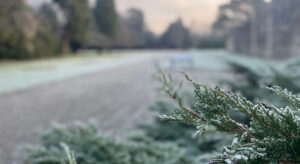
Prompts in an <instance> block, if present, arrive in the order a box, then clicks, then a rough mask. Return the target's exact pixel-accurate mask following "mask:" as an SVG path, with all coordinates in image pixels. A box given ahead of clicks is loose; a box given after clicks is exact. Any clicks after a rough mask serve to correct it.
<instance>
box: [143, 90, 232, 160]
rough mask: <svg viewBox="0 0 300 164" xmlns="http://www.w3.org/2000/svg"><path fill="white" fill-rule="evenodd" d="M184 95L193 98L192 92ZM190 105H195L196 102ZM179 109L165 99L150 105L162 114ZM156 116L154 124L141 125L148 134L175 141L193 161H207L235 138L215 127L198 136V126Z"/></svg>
mask: <svg viewBox="0 0 300 164" xmlns="http://www.w3.org/2000/svg"><path fill="white" fill-rule="evenodd" d="M184 95H185V97H186V98H188V100H191V99H192V96H190V94H184ZM190 98H191V99H190ZM190 103H192V102H190ZM190 105H191V106H194V103H192V104H190ZM177 109H178V107H177V106H175V105H173V104H172V103H170V102H168V101H164V100H161V101H157V102H156V103H155V104H153V105H151V106H150V110H152V111H154V112H156V113H157V114H160V115H162V114H167V113H170V112H173V111H176V110H177ZM155 118H156V119H155V120H154V122H153V123H152V124H147V125H141V126H140V127H141V128H142V129H143V130H144V132H145V133H146V135H147V136H148V137H150V138H152V139H154V140H155V141H158V142H173V143H175V144H176V145H178V146H179V147H180V148H181V149H183V150H185V152H186V153H185V156H186V157H188V158H189V159H191V161H193V163H197V164H199V163H207V162H208V161H209V160H210V158H211V157H213V155H216V154H217V152H221V150H222V147H223V146H225V145H228V144H230V142H231V140H232V139H233V138H232V137H233V136H232V135H228V134H224V133H216V131H215V129H213V128H210V130H209V131H208V132H207V133H206V134H205V135H203V136H197V135H194V134H195V130H196V128H195V127H194V126H193V125H188V124H185V123H182V122H170V121H167V120H161V119H160V118H158V117H155Z"/></svg>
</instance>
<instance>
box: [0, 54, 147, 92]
mask: <svg viewBox="0 0 300 164" xmlns="http://www.w3.org/2000/svg"><path fill="white" fill-rule="evenodd" d="M151 54H152V53H150V52H139V51H122V52H120V51H112V52H103V53H99V54H97V53H80V54H78V55H76V56H66V57H57V58H51V59H41V60H29V61H3V62H0V76H1V78H0V86H1V87H0V93H5V92H9V91H15V90H18V89H24V88H28V87H32V86H35V85H39V84H44V83H49V82H53V81H58V80H62V79H66V78H70V77H74V76H79V75H82V74H86V73H92V72H96V71H100V70H106V69H111V68H116V67H119V66H122V65H127V64H132V63H135V62H140V61H143V60H146V59H149V58H151V57H152V55H151Z"/></svg>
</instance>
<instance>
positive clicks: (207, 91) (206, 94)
mask: <svg viewBox="0 0 300 164" xmlns="http://www.w3.org/2000/svg"><path fill="white" fill-rule="evenodd" d="M185 76H186V78H187V80H188V81H190V82H191V83H192V85H193V87H194V92H195V103H196V107H195V108H189V107H188V106H187V105H185V104H184V102H183V101H182V98H181V97H179V95H178V92H177V89H176V88H177V86H176V85H178V84H177V83H175V82H174V80H173V79H172V78H167V77H166V76H165V75H164V74H162V73H160V74H159V75H158V78H159V79H160V81H161V82H162V87H161V90H162V91H163V92H164V93H165V94H166V95H168V96H169V97H170V98H172V99H173V100H175V101H176V102H177V103H178V105H179V106H180V110H178V111H176V112H173V113H171V114H167V115H162V116H161V118H162V119H167V120H173V121H181V122H187V123H189V124H192V125H194V126H196V127H197V129H198V133H199V134H203V133H205V131H206V130H207V127H208V126H213V127H215V128H216V129H217V130H218V131H220V132H225V133H231V134H235V139H234V140H233V141H232V144H231V145H229V146H227V147H225V148H224V151H223V154H222V155H221V156H219V157H218V158H217V159H216V160H213V161H211V163H230V164H231V163H253V164H254V163H255V164H256V163H300V137H299V136H300V128H299V125H300V119H299V118H300V98H298V97H296V96H295V95H293V94H291V93H290V92H288V91H287V90H283V89H281V88H279V87H272V88H269V89H270V90H271V91H273V92H275V93H276V94H277V95H279V96H280V97H281V98H282V99H283V100H284V101H285V102H286V103H287V104H288V106H286V107H281V108H278V107H275V106H272V107H268V106H266V105H263V104H262V103H257V104H254V103H253V102H251V101H248V100H247V99H246V98H244V97H242V96H239V95H236V94H234V93H232V92H230V91H226V90H222V89H220V88H218V87H216V88H210V87H207V86H205V85H201V84H198V83H196V82H194V81H193V80H191V79H190V78H189V77H188V76H187V75H185ZM231 110H236V111H239V112H241V113H243V114H245V115H247V116H248V117H249V118H251V123H250V126H247V125H245V124H242V123H238V122H236V121H234V120H233V119H232V118H231V117H230V115H229V111H231Z"/></svg>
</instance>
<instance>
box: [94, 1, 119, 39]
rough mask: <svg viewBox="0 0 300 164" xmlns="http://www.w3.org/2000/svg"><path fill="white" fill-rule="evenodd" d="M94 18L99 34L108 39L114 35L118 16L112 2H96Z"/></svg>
mask: <svg viewBox="0 0 300 164" xmlns="http://www.w3.org/2000/svg"><path fill="white" fill-rule="evenodd" d="M94 17H95V22H96V25H97V27H98V30H99V31H100V32H102V33H103V34H105V35H107V36H110V37H113V36H114V35H115V33H116V28H117V22H118V14H117V12H116V9H115V2H114V0H97V2H96V7H95V9H94Z"/></svg>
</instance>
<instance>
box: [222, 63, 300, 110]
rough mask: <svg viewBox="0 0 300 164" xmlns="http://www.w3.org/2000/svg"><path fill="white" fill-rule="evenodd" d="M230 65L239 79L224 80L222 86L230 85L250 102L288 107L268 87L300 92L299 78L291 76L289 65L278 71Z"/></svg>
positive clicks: (236, 64)
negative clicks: (262, 102)
mask: <svg viewBox="0 0 300 164" xmlns="http://www.w3.org/2000/svg"><path fill="white" fill-rule="evenodd" d="M228 64H229V66H230V70H231V71H232V72H233V73H234V74H235V75H237V77H238V79H237V80H235V81H228V80H222V81H221V84H226V85H228V86H229V87H230V89H231V90H232V91H233V92H240V93H241V94H242V95H243V96H245V97H246V98H247V99H248V100H250V101H255V100H256V99H260V100H264V101H268V102H270V103H272V104H274V105H279V106H282V105H286V104H285V103H284V102H283V101H281V99H280V97H278V96H277V95H274V94H272V92H270V91H269V90H268V89H267V88H266V86H280V87H282V88H286V89H288V90H290V91H292V92H294V93H299V92H300V86H299V85H298V84H297V81H298V77H297V76H291V75H290V74H289V72H293V71H292V70H291V71H290V68H289V65H288V66H287V67H286V68H285V69H282V70H276V69H275V68H274V67H269V69H267V68H260V69H257V70H255V69H252V68H251V67H249V66H246V65H243V64H241V63H238V62H233V61H229V62H228ZM267 72H269V73H267Z"/></svg>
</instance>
